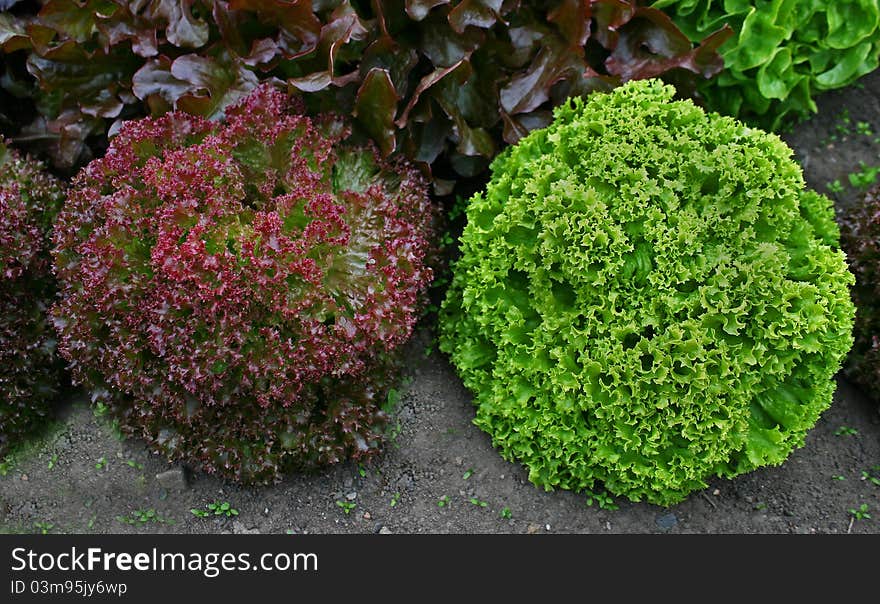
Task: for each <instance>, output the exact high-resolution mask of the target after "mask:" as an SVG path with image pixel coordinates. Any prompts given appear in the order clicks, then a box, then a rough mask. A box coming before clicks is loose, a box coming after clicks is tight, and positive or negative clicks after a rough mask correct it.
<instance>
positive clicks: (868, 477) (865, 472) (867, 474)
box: [862, 466, 880, 487]
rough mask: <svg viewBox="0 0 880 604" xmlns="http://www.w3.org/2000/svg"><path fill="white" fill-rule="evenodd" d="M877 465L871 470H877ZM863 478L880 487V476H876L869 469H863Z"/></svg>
mask: <svg viewBox="0 0 880 604" xmlns="http://www.w3.org/2000/svg"><path fill="white" fill-rule="evenodd" d="M876 467H877V466H874V467H873V468H871V470H872V471H874V472H876V471H877V470H876V469H875V468H876ZM862 480H867V481H868V482H870V483H871V484H873V485H874V486H878V487H880V478H878V477H877V476H874V475H873V474H871V472H869V471H868V470H862Z"/></svg>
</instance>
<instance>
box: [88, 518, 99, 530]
mask: <svg viewBox="0 0 880 604" xmlns="http://www.w3.org/2000/svg"><path fill="white" fill-rule="evenodd" d="M97 519H98V515H97V514H94V515H92V517H91V518H89V522H88V524H86V528H87V529H89V530H92V529H93V528H95V520H97Z"/></svg>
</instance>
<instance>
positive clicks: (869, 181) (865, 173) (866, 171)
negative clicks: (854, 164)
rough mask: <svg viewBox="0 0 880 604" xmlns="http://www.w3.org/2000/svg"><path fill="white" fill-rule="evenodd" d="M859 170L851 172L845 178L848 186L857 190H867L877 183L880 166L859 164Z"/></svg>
mask: <svg viewBox="0 0 880 604" xmlns="http://www.w3.org/2000/svg"><path fill="white" fill-rule="evenodd" d="M859 168H860V170H859V171H858V172H852V173H850V174H849V175H848V176H847V178H849V184H851V185H852V186H853V187H856V188H857V189H867V188H868V187H870V186H871V185H873V184H874V183H875V182H876V181H877V176H878V175H880V166H868V165H866V164H865V162H859Z"/></svg>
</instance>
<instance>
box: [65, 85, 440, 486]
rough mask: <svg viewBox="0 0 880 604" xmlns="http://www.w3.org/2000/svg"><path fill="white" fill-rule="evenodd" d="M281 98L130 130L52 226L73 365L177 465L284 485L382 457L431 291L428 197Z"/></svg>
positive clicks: (78, 186) (264, 94)
mask: <svg viewBox="0 0 880 604" xmlns="http://www.w3.org/2000/svg"><path fill="white" fill-rule="evenodd" d="M348 133H349V130H348V128H347V126H345V124H344V123H342V121H341V120H339V119H337V118H334V117H332V116H322V117H318V118H309V117H306V116H304V115H302V114H301V113H299V111H298V108H296V107H293V106H291V103H290V102H289V101H288V100H287V97H286V95H284V94H283V93H281V92H279V91H277V90H274V89H273V88H270V87H269V86H267V85H264V86H261V87H259V88H257V89H256V90H255V91H254V92H252V93H251V94H250V95H249V96H248V97H246V98H245V99H244V100H242V101H241V102H239V103H237V104H235V105H234V106H232V107H230V108H229V109H228V111H227V117H226V119H225V121H224V122H222V123H215V122H208V121H207V120H204V119H203V118H200V117H194V116H191V115H188V114H184V113H169V114H167V115H165V116H163V117H161V118H157V119H151V118H147V119H142V120H139V121H134V122H129V123H126V124H125V125H124V126H123V127H122V130H121V131H120V133H119V135H118V136H117V137H116V138H114V139H113V141H112V143H111V146H110V148H109V150H108V152H107V154H106V156H105V157H104V158H102V159H100V160H96V161H93V162H92V163H90V164H89V165H88V166H87V167H86V168H85V169H83V170H82V171H81V172H80V174H79V175H78V176H77V177H76V178H75V179H74V183H73V186H72V189H71V191H70V194H69V197H68V203H67V205H66V207H65V210H64V211H63V213H62V214H61V216H60V217H59V220H58V225H57V228H56V231H55V244H56V251H55V262H56V267H57V272H58V277H59V281H60V284H61V285H60V287H61V301H60V302H59V303H58V304H57V305H56V306H55V307H54V309H53V317H54V321H55V325H56V327H57V329H58V332H59V335H60V350H61V352H62V354H63V355H64V356H65V358H67V359H68V360H69V361H70V363H71V369H72V372H73V378H74V380H75V381H76V382H78V383H82V384H85V385H87V386H89V387H91V388H92V389H93V391H94V392H95V397H96V398H101V399H105V400H106V401H107V404H108V405H109V407H110V408H111V410H112V411H113V413H114V414H115V415H116V417H118V418H119V420H120V424H121V426H122V427H123V429H124V430H125V431H126V432H128V433H129V434H131V435H135V436H140V437H143V438H144V439H146V441H147V442H148V443H149V445H150V446H151V447H152V448H153V449H154V450H156V451H159V452H161V453H163V454H165V455H166V456H167V457H168V458H169V459H172V460H181V461H184V462H186V463H190V464H193V465H195V466H198V467H200V468H202V469H204V470H205V471H207V472H209V473H216V474H220V475H222V476H224V477H227V478H231V479H235V480H240V481H244V482H271V481H273V480H277V479H278V478H279V477H280V476H281V474H282V473H283V472H284V471H285V470H287V469H291V468H309V467H314V466H317V465H322V464H328V463H333V462H338V461H341V460H343V459H346V458H349V457H354V458H358V459H363V458H365V457H368V456H370V455H372V454H374V453H375V452H377V451H378V450H379V447H380V445H381V442H382V435H383V431H384V427H385V424H386V422H387V415H386V413H385V412H384V411H383V409H382V405H383V402H384V400H385V393H386V391H387V389H388V388H389V387H390V385H391V384H392V379H393V372H392V371H391V370H392V369H393V366H394V364H395V358H396V353H397V350H398V348H399V346H400V345H401V344H402V343H403V342H404V341H406V339H407V338H408V337H409V335H410V334H411V331H412V328H413V325H414V323H415V321H416V319H417V318H418V312H419V307H420V302H421V298H422V295H423V292H424V290H425V288H426V286H427V284H428V283H429V281H430V280H431V277H432V273H431V269H430V268H428V267H427V266H426V264H425V255H426V251H427V249H428V247H429V242H430V240H431V239H432V236H433V235H432V216H433V212H432V209H431V206H430V203H429V200H428V196H427V192H426V188H427V184H426V182H425V181H424V179H423V178H422V176H421V175H420V174H419V173H418V172H416V171H415V170H414V169H413V168H411V167H410V166H408V165H407V164H405V163H403V162H388V161H385V160H382V159H380V158H379V156H378V153H377V151H376V150H375V149H374V148H373V147H372V146H365V147H357V146H353V145H351V144H349V143H347V142H346V140H345V139H346V137H347V136H348Z"/></svg>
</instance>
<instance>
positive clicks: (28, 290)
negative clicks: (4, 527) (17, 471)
mask: <svg viewBox="0 0 880 604" xmlns="http://www.w3.org/2000/svg"><path fill="white" fill-rule="evenodd" d="M62 199H63V193H62V191H61V186H60V184H59V182H58V181H57V180H55V179H54V178H52V177H51V176H49V175H48V174H47V173H46V172H45V171H44V166H43V165H42V164H41V163H40V162H38V161H36V160H34V159H32V158H30V157H27V156H24V155H21V154H19V153H17V152H16V151H13V150H12V149H9V148H8V147H7V146H6V144H5V143H4V142H3V141H2V140H0V457H2V456H4V455H6V454H7V452H8V451H9V450H10V449H12V448H14V447H15V446H16V444H17V443H19V442H21V440H22V439H23V438H24V437H26V436H27V435H28V434H29V433H31V432H33V431H34V430H36V429H38V428H39V427H40V426H41V425H43V424H44V423H45V421H46V420H47V418H48V417H49V415H50V412H51V405H52V403H53V401H54V399H55V395H56V394H57V392H58V388H59V384H60V375H61V371H60V366H59V362H58V359H57V357H56V355H55V337H54V333H53V331H52V326H51V325H50V323H49V321H48V318H47V316H46V308H47V307H48V305H49V304H50V303H51V299H52V295H53V294H54V279H53V278H52V274H51V263H50V255H49V245H48V244H49V233H50V231H51V224H52V219H53V218H54V216H55V215H56V214H57V212H58V209H59V208H60V206H61V201H62Z"/></svg>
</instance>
